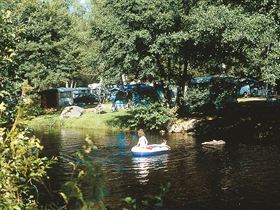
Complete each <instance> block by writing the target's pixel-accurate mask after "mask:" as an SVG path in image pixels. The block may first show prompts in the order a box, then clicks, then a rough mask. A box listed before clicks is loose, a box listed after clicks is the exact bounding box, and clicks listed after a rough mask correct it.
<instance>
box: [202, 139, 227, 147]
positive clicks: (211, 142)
mask: <svg viewBox="0 0 280 210" xmlns="http://www.w3.org/2000/svg"><path fill="white" fill-rule="evenodd" d="M201 144H202V145H211V146H216V145H225V144H226V142H225V141H223V140H213V141H207V142H203V143H201Z"/></svg>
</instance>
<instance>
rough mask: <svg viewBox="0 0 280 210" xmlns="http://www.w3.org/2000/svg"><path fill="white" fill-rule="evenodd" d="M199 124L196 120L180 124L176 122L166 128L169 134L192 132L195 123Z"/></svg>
mask: <svg viewBox="0 0 280 210" xmlns="http://www.w3.org/2000/svg"><path fill="white" fill-rule="evenodd" d="M198 122H200V120H198V119H189V120H185V121H182V122H177V123H175V124H173V125H171V126H170V127H168V129H167V130H168V132H169V133H182V132H191V131H193V130H194V128H195V125H196V123H198Z"/></svg>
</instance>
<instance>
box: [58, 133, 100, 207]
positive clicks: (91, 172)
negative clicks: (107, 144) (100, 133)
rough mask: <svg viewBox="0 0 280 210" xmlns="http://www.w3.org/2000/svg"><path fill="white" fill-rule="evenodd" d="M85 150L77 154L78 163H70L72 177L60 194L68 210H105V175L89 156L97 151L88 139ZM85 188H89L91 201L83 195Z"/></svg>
mask: <svg viewBox="0 0 280 210" xmlns="http://www.w3.org/2000/svg"><path fill="white" fill-rule="evenodd" d="M85 141H86V144H85V145H84V146H83V150H82V151H79V152H77V153H76V154H75V158H76V160H77V161H76V162H74V161H70V162H69V164H70V165H71V166H72V167H73V172H72V177H71V179H70V180H69V181H67V182H66V183H65V184H64V185H63V187H62V189H61V192H60V196H61V197H62V198H63V200H64V202H65V207H66V208H68V209H69V208H74V209H84V210H87V209H104V210H105V207H104V204H103V202H102V199H103V196H104V194H103V190H104V186H103V173H102V170H101V166H100V164H98V163H95V162H93V161H92V160H90V159H89V158H88V154H89V153H91V152H92V151H94V150H96V149H97V147H96V146H95V145H94V143H93V142H92V141H91V140H90V139H89V137H86V139H85ZM83 186H87V189H88V191H89V192H88V196H89V198H90V200H89V201H87V200H86V198H85V197H84V194H83V190H82V188H83Z"/></svg>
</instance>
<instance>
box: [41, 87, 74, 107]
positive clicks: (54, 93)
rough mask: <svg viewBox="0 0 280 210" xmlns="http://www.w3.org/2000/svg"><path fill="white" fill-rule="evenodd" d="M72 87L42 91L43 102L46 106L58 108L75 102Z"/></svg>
mask: <svg viewBox="0 0 280 210" xmlns="http://www.w3.org/2000/svg"><path fill="white" fill-rule="evenodd" d="M72 92H73V89H72V88H53V89H48V90H44V91H42V92H41V93H40V95H41V104H42V106H43V107H44V108H58V107H63V106H71V105H73V104H74V100H73V97H72Z"/></svg>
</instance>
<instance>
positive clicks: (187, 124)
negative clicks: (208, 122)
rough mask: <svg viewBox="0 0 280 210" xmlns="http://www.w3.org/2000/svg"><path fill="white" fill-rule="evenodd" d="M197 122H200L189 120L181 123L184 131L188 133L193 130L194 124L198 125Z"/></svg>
mask: <svg viewBox="0 0 280 210" xmlns="http://www.w3.org/2000/svg"><path fill="white" fill-rule="evenodd" d="M198 122H200V120H197V119H190V120H187V121H184V122H183V123H182V126H183V129H184V131H186V132H188V131H191V130H193V129H194V128H195V125H196V123H198Z"/></svg>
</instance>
